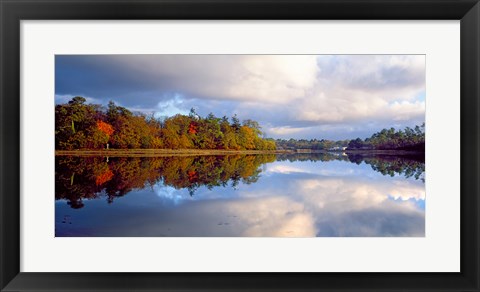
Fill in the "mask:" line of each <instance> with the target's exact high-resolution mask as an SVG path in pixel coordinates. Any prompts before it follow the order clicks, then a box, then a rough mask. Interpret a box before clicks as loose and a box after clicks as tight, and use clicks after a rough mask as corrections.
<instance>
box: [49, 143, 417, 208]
mask: <svg viewBox="0 0 480 292" xmlns="http://www.w3.org/2000/svg"><path fill="white" fill-rule="evenodd" d="M276 160H278V161H286V160H288V161H290V162H293V161H312V162H315V161H322V162H327V161H334V160H341V161H347V162H351V163H355V164H361V163H362V162H364V163H366V164H368V165H370V166H371V168H372V169H373V170H375V171H377V172H379V173H381V174H383V175H389V176H394V175H401V176H405V177H406V178H411V177H413V178H415V179H417V180H418V179H420V180H422V181H423V182H424V181H425V179H424V172H425V158H424V155H423V154H422V155H401V156H400V155H381V154H376V155H364V154H348V155H341V154H332V153H303V154H279V155H274V154H271V155H223V156H171V157H155V158H151V157H142V158H139V157H118V158H105V157H78V156H76V157H73V156H58V157H56V159H55V163H56V165H55V188H56V189H55V199H57V200H60V199H64V200H67V203H68V204H69V205H70V206H71V207H72V208H74V209H78V208H82V207H83V206H84V204H83V202H82V201H83V200H85V199H96V198H99V197H106V199H107V202H108V203H112V202H113V200H114V199H115V198H117V197H121V196H124V195H126V194H128V193H129V192H131V191H133V190H139V189H143V188H146V187H152V188H153V186H154V185H155V184H158V183H163V184H164V185H165V186H171V187H173V188H175V189H187V190H188V191H189V193H190V195H191V196H193V195H194V194H195V191H196V190H197V189H198V188H199V187H202V186H203V187H207V188H209V189H212V188H214V187H228V186H230V187H232V188H236V187H237V186H238V184H239V183H240V182H242V183H245V184H250V183H255V182H256V181H257V180H258V179H259V177H260V173H261V166H262V165H263V164H266V163H271V162H274V161H276Z"/></svg>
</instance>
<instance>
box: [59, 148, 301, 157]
mask: <svg viewBox="0 0 480 292" xmlns="http://www.w3.org/2000/svg"><path fill="white" fill-rule="evenodd" d="M291 153H295V152H294V151H290V150H222V149H208V150H207V149H109V150H106V149H103V150H55V156H109V157H122V156H128V157H133V156H142V157H146V156H193V155H242V154H291Z"/></svg>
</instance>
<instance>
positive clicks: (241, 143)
mask: <svg viewBox="0 0 480 292" xmlns="http://www.w3.org/2000/svg"><path fill="white" fill-rule="evenodd" d="M262 135H263V133H262V131H261V127H260V125H259V124H258V122H256V121H253V120H250V119H247V120H244V121H243V122H242V123H241V122H240V120H239V119H238V118H237V116H236V115H234V116H233V117H231V119H229V118H228V117H226V116H224V117H223V118H218V117H216V116H215V115H213V114H212V113H210V114H209V115H208V116H206V117H201V116H199V115H198V114H197V113H196V112H195V110H194V109H192V110H191V111H190V114H189V115H181V114H177V115H175V116H172V117H167V118H165V119H156V118H155V117H153V116H146V115H143V114H134V113H132V112H131V111H130V110H128V109H126V108H124V107H121V106H118V105H116V104H115V103H114V102H112V101H110V102H109V104H108V106H107V108H105V107H103V106H101V105H97V104H87V103H86V99H85V98H83V97H80V96H77V97H74V98H72V100H70V101H69V102H68V103H67V104H58V105H56V106H55V147H56V148H55V149H57V150H80V149H105V148H108V149H226V150H275V149H276V146H275V141H274V140H273V139H265V138H263V137H262Z"/></svg>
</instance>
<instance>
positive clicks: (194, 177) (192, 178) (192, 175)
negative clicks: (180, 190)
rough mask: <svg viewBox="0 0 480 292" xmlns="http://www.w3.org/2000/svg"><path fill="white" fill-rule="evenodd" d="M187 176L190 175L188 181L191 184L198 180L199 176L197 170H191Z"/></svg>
mask: <svg viewBox="0 0 480 292" xmlns="http://www.w3.org/2000/svg"><path fill="white" fill-rule="evenodd" d="M187 175H188V181H189V182H194V181H196V180H197V179H198V174H197V172H196V171H195V170H189V171H188V172H187Z"/></svg>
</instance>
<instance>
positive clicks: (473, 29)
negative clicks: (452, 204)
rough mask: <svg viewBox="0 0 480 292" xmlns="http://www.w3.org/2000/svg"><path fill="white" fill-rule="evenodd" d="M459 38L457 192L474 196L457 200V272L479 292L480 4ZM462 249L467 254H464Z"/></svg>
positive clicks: (466, 20)
mask: <svg viewBox="0 0 480 292" xmlns="http://www.w3.org/2000/svg"><path fill="white" fill-rule="evenodd" d="M460 38H461V43H460V64H461V69H460V70H461V73H460V74H461V79H460V96H461V97H462V100H461V109H460V111H461V113H462V115H461V117H460V125H461V128H460V136H461V154H460V156H461V158H460V160H461V165H462V166H464V167H461V178H460V179H461V183H460V185H461V191H460V193H461V194H466V193H472V194H475V195H471V196H465V195H462V197H461V203H460V209H461V220H462V222H461V225H460V235H461V246H460V247H461V256H460V257H461V271H462V274H463V275H464V276H465V278H466V279H469V281H471V283H472V287H475V289H476V291H480V277H479V274H480V271H479V267H480V255H479V251H478V248H479V245H478V244H479V242H480V232H479V226H480V218H479V214H478V213H479V212H480V199H479V194H480V183H479V178H480V135H479V134H480V131H479V128H480V85H479V83H480V3H477V4H476V5H475V6H474V7H472V9H470V11H469V12H468V13H467V14H465V16H464V17H463V18H462V20H461V30H460ZM467 56H468V58H467ZM465 97H469V98H465ZM467 218H468V219H469V220H466V219H467ZM469 230H476V234H475V235H474V236H471V237H469V236H467V234H468V232H469ZM466 250H468V251H469V252H470V253H471V254H469V255H466V253H465V251H466Z"/></svg>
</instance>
